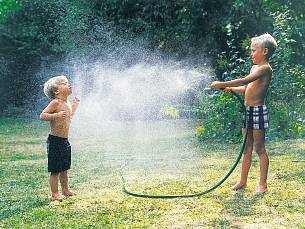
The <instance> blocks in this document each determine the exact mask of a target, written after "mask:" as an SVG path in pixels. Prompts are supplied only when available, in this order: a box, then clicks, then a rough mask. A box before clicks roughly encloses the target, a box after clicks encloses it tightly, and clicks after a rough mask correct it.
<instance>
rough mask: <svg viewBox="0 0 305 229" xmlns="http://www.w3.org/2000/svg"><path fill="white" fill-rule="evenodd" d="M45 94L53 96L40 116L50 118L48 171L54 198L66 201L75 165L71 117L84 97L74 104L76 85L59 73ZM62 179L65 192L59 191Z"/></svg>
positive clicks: (49, 81) (47, 86) (46, 86)
mask: <svg viewBox="0 0 305 229" xmlns="http://www.w3.org/2000/svg"><path fill="white" fill-rule="evenodd" d="M44 93H45V95H46V96H47V97H48V98H49V99H51V102H50V103H49V105H48V106H47V107H46V108H45V109H44V110H43V111H42V112H41V114H40V119H41V120H44V121H50V134H49V136H48V140H47V152H48V172H51V174H50V187H51V192H52V196H51V200H59V201H61V200H63V199H64V198H65V196H73V195H75V193H74V192H72V191H70V189H69V185H68V169H70V166H71V146H70V143H69V141H68V135H69V127H70V123H71V118H72V116H73V114H74V112H75V111H76V109H77V106H78V104H79V102H80V100H79V99H78V98H77V97H75V98H74V99H73V102H72V105H71V104H70V102H69V100H68V96H69V95H71V94H72V87H71V84H70V83H69V81H68V79H67V77H66V76H56V77H53V78H51V79H49V80H48V81H47V82H46V83H45V84H44ZM58 178H59V180H60V183H61V188H62V194H60V193H59V191H58Z"/></svg>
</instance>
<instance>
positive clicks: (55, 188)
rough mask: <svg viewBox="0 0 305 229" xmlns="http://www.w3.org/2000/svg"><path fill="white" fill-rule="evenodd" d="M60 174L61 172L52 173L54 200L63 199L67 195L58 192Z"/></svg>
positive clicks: (51, 181)
mask: <svg viewBox="0 0 305 229" xmlns="http://www.w3.org/2000/svg"><path fill="white" fill-rule="evenodd" d="M58 175H59V173H51V174H50V179H49V182H50V187H51V192H52V197H51V199H52V200H62V199H64V198H65V197H64V196H63V195H61V194H60V193H59V192H58Z"/></svg>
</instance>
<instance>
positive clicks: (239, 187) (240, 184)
mask: <svg viewBox="0 0 305 229" xmlns="http://www.w3.org/2000/svg"><path fill="white" fill-rule="evenodd" d="M246 187H247V185H246V184H242V183H237V184H236V185H234V186H233V187H232V190H234V191H237V190H239V189H244V188H246Z"/></svg>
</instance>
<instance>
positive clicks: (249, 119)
mask: <svg viewBox="0 0 305 229" xmlns="http://www.w3.org/2000/svg"><path fill="white" fill-rule="evenodd" d="M276 47H277V43H276V41H275V39H274V38H273V37H272V36H271V35H269V34H263V35H261V36H258V37H254V38H252V39H251V56H252V62H253V64H254V66H253V67H252V68H251V71H250V74H249V75H247V76H246V77H244V78H240V79H235V80H231V81H226V82H219V81H214V82H213V83H212V84H211V88H213V89H224V90H225V91H226V92H230V91H233V92H236V93H245V106H246V113H245V117H244V123H243V128H242V133H243V135H244V136H245V134H246V131H248V138H247V142H246V146H245V150H244V155H243V160H242V167H241V177H240V181H239V182H238V183H237V184H236V185H234V186H233V187H232V189H233V190H239V189H242V188H245V187H246V184H247V178H248V173H249V169H250V167H251V161H252V151H253V147H254V148H255V151H256V153H257V154H258V156H259V166H260V179H259V184H258V186H257V189H256V191H257V192H258V193H264V192H266V191H267V174H268V168H269V158H268V154H267V152H266V149H265V130H266V129H267V128H269V114H268V110H267V107H266V105H265V98H266V95H267V91H268V87H269V84H270V81H271V78H272V68H271V66H270V65H269V58H270V57H271V55H272V54H273V53H274V51H275V49H276Z"/></svg>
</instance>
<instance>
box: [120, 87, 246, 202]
mask: <svg viewBox="0 0 305 229" xmlns="http://www.w3.org/2000/svg"><path fill="white" fill-rule="evenodd" d="M231 93H232V94H233V95H234V96H235V97H236V98H237V99H238V101H239V102H240V103H241V105H242V107H243V110H245V106H244V102H243V100H242V98H241V97H240V96H239V95H238V94H236V93H235V92H231ZM247 136H248V131H247V132H246V135H245V137H244V141H243V144H242V147H241V149H240V152H239V154H238V156H237V158H236V159H235V161H234V163H233V164H232V166H231V168H230V169H229V171H228V173H227V174H226V175H225V176H224V177H223V178H222V179H221V180H220V181H218V182H217V183H216V184H215V185H214V186H212V187H211V188H208V189H206V190H203V191H201V192H196V193H191V194H184V195H153V194H144V193H138V192H132V191H129V190H128V189H127V188H126V182H125V179H124V176H123V174H122V172H120V175H121V180H122V191H123V192H124V193H126V194H128V195H131V196H135V197H142V198H155V199H173V198H190V197H197V196H202V195H204V194H207V193H209V192H212V191H213V190H215V189H216V188H218V187H219V186H220V185H221V184H222V183H224V182H225V181H226V180H227V179H228V177H229V176H230V175H231V173H232V172H233V171H234V169H235V168H236V166H237V165H238V162H239V161H240V159H241V157H242V155H243V152H244V149H245V146H246V141H247Z"/></svg>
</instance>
